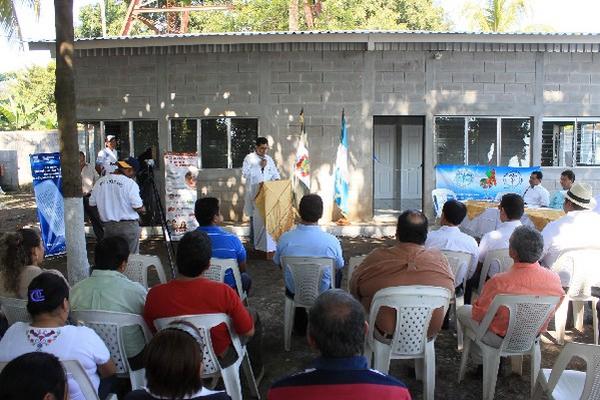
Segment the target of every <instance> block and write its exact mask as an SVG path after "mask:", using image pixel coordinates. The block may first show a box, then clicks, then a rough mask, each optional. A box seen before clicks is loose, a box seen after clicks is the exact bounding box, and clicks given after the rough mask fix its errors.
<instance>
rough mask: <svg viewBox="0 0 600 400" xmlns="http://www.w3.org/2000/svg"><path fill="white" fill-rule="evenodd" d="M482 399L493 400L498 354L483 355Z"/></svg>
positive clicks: (498, 363) (498, 362) (498, 361)
mask: <svg viewBox="0 0 600 400" xmlns="http://www.w3.org/2000/svg"><path fill="white" fill-rule="evenodd" d="M482 358H483V398H484V400H493V399H494V393H496V380H497V379H498V368H499V367H500V355H499V354H498V353H487V354H486V353H483V352H482Z"/></svg>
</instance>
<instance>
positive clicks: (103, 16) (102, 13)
mask: <svg viewBox="0 0 600 400" xmlns="http://www.w3.org/2000/svg"><path fill="white" fill-rule="evenodd" d="M104 1H105V0H100V1H99V2H98V3H99V4H100V23H101V26H102V37H106V4H105V3H104Z"/></svg>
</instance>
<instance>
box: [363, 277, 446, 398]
mask: <svg viewBox="0 0 600 400" xmlns="http://www.w3.org/2000/svg"><path fill="white" fill-rule="evenodd" d="M451 296H452V294H451V293H450V291H449V290H448V289H446V288H442V287H434V286H397V287H389V288H385V289H381V290H379V291H378V292H377V293H375V297H374V298H373V302H372V303H371V310H370V312H369V332H368V335H367V346H366V349H365V353H366V355H367V359H369V360H371V359H373V366H374V368H375V369H376V370H378V371H380V372H383V373H386V374H387V372H388V370H389V368H390V361H391V360H392V359H415V374H416V376H417V379H423V398H424V399H430V400H433V398H434V393H435V347H434V343H435V338H432V339H428V338H427V329H428V328H429V322H430V320H431V316H432V315H433V312H434V311H435V310H436V309H438V308H443V310H444V315H445V314H446V311H447V310H448V303H449V301H450V297H451ZM381 307H389V308H392V309H394V310H395V311H396V328H395V329H394V334H393V336H392V338H391V339H390V342H389V343H382V342H380V341H379V340H377V339H375V337H374V336H373V332H374V329H375V320H376V319H377V314H378V313H379V309H380V308H381ZM421 377H422V378H421Z"/></svg>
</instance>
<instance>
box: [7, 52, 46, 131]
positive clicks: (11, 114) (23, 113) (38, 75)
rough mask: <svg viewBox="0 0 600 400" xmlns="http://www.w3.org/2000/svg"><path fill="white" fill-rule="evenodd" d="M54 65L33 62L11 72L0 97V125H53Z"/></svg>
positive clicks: (18, 126) (11, 127) (13, 128)
mask: <svg viewBox="0 0 600 400" xmlns="http://www.w3.org/2000/svg"><path fill="white" fill-rule="evenodd" d="M55 71H56V66H55V64H54V62H51V63H50V64H48V65H47V66H46V67H41V66H34V67H30V68H27V69H24V70H21V71H17V72H16V73H14V74H11V76H12V79H10V80H6V81H5V83H4V84H5V85H6V93H7V95H6V97H5V98H3V99H0V129H2V130H19V129H51V128H56V126H57V122H56V104H55V102H54V82H55Z"/></svg>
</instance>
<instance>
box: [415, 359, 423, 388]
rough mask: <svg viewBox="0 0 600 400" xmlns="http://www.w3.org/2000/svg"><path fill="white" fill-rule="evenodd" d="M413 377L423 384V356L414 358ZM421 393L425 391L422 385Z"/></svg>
mask: <svg viewBox="0 0 600 400" xmlns="http://www.w3.org/2000/svg"><path fill="white" fill-rule="evenodd" d="M414 361H415V362H414V364H415V379H416V380H418V381H421V382H423V384H425V377H424V374H423V371H425V358H415V360H414ZM423 393H425V386H424V385H423Z"/></svg>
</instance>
